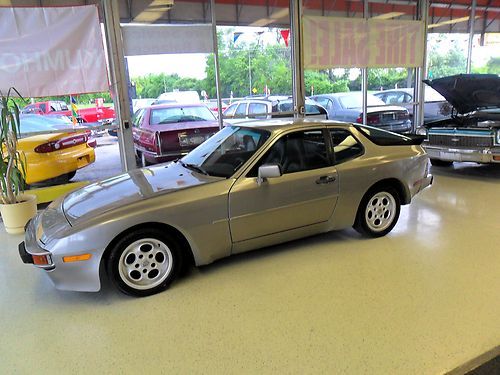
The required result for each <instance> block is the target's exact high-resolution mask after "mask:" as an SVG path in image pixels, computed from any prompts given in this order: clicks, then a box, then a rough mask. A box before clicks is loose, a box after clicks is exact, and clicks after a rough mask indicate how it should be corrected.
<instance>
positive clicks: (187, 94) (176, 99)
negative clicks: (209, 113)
mask: <svg viewBox="0 0 500 375" xmlns="http://www.w3.org/2000/svg"><path fill="white" fill-rule="evenodd" d="M165 103H183V104H199V103H201V101H200V95H198V92H197V91H194V90H191V91H172V92H164V93H163V94H160V96H159V97H158V98H157V99H156V100H155V102H154V103H153V104H165Z"/></svg>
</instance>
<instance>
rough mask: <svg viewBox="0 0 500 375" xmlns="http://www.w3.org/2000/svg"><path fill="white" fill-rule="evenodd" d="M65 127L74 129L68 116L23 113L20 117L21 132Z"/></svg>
mask: <svg viewBox="0 0 500 375" xmlns="http://www.w3.org/2000/svg"><path fill="white" fill-rule="evenodd" d="M63 129H73V124H72V123H71V120H70V119H69V118H67V117H66V116H57V115H56V116H50V115H47V116H40V115H22V116H21V117H20V132H21V133H23V134H27V133H35V132H43V131H48V130H63Z"/></svg>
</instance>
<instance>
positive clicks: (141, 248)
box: [107, 229, 184, 297]
mask: <svg viewBox="0 0 500 375" xmlns="http://www.w3.org/2000/svg"><path fill="white" fill-rule="evenodd" d="M183 260H184V259H183V256H182V252H181V249H180V246H179V244H178V242H177V241H176V240H175V238H173V237H172V236H170V235H168V234H165V233H164V232H161V231H159V230H156V229H139V230H136V231H134V232H132V233H130V234H128V235H126V236H125V237H123V238H122V239H121V240H120V241H118V243H117V244H116V245H115V246H114V248H113V249H112V250H111V253H110V255H109V258H108V262H107V271H108V274H109V275H110V276H111V279H112V280H113V282H114V284H115V285H116V286H117V288H118V289H119V290H121V291H122V292H124V293H126V294H130V295H133V296H136V297H145V296H149V295H152V294H156V293H159V292H162V291H164V290H165V289H167V288H168V286H169V285H170V283H171V282H172V281H173V280H174V279H175V278H176V276H177V275H178V274H179V271H180V270H181V269H182V263H183Z"/></svg>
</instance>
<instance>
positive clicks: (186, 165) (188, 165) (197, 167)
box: [179, 160, 208, 176]
mask: <svg viewBox="0 0 500 375" xmlns="http://www.w3.org/2000/svg"><path fill="white" fill-rule="evenodd" d="M179 162H180V163H181V164H182V166H183V167H185V168H188V169H191V170H193V171H196V172H199V173H201V174H204V175H207V176H208V172H207V171H206V170H204V169H203V168H202V167H200V166H198V165H196V164H189V163H184V162H183V161H182V160H180V161H179Z"/></svg>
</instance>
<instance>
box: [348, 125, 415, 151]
mask: <svg viewBox="0 0 500 375" xmlns="http://www.w3.org/2000/svg"><path fill="white" fill-rule="evenodd" d="M356 129H358V130H360V131H361V132H362V133H363V134H364V135H365V136H366V137H367V138H368V139H369V140H370V141H372V142H373V143H375V144H376V145H379V146H388V145H389V146H396V145H406V144H412V142H413V140H412V138H410V137H407V136H405V135H402V134H396V133H392V132H389V131H387V130H382V129H377V128H374V127H372V126H366V125H356Z"/></svg>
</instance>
